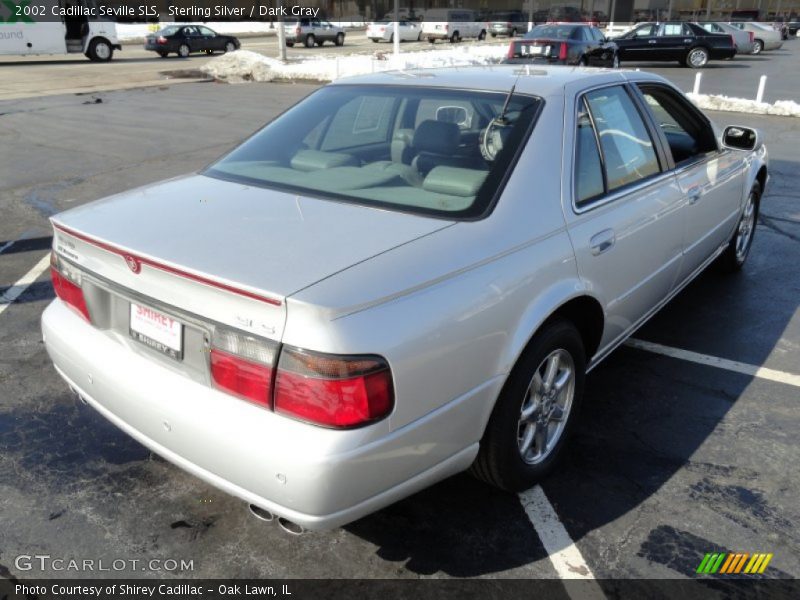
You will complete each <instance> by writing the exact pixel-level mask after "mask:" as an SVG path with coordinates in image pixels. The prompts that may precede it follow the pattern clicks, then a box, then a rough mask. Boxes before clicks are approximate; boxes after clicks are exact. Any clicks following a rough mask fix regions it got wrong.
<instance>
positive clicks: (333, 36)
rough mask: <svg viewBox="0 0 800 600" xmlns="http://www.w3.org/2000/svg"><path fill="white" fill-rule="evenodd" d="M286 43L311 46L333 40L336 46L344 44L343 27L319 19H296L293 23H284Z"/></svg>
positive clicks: (290, 45)
mask: <svg viewBox="0 0 800 600" xmlns="http://www.w3.org/2000/svg"><path fill="white" fill-rule="evenodd" d="M283 30H284V31H285V32H286V45H287V46H289V47H290V48H291V47H292V46H294V45H295V44H305V47H306V48H313V47H314V44H316V45H317V46H322V44H324V43H325V42H333V43H334V44H336V45H337V46H343V45H344V29H343V28H342V27H338V26H336V25H334V24H333V23H331V22H330V21H323V20H321V19H298V20H297V21H295V22H294V23H284V25H283Z"/></svg>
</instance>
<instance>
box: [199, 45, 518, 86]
mask: <svg viewBox="0 0 800 600" xmlns="http://www.w3.org/2000/svg"><path fill="white" fill-rule="evenodd" d="M506 48H507V46H506V45H505V44H503V45H482V46H462V47H460V48H456V49H447V50H425V51H420V52H404V53H402V54H401V55H400V56H399V57H395V56H394V55H392V54H391V52H386V53H382V52H381V53H376V54H375V55H363V54H362V55H350V56H339V57H332V56H328V57H325V56H319V55H317V56H316V57H314V58H310V59H305V60H300V61H293V62H288V63H285V64H284V63H282V62H280V61H278V60H276V59H274V58H270V57H267V56H264V55H262V54H258V53H256V52H250V51H248V50H237V51H236V52H230V53H228V54H225V55H223V56H220V57H219V58H213V59H211V60H210V61H208V62H207V63H206V64H205V65H203V66H202V67H201V68H200V70H201V71H202V72H203V74H205V75H207V76H209V77H212V78H214V79H217V80H219V81H227V82H229V83H238V82H242V81H274V80H295V81H297V80H312V81H333V80H335V79H339V78H340V77H349V76H351V75H364V74H366V73H376V72H379V71H390V70H404V69H432V68H436V67H465V66H471V65H492V64H497V63H499V62H500V61H501V60H502V59H503V58H504V57H505V55H506Z"/></svg>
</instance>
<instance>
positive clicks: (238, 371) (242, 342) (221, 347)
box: [211, 327, 278, 408]
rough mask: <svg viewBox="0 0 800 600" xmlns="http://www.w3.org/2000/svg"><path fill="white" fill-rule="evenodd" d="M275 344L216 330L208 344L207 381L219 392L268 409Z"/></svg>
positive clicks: (228, 331)
mask: <svg viewBox="0 0 800 600" xmlns="http://www.w3.org/2000/svg"><path fill="white" fill-rule="evenodd" d="M277 347H278V344H277V343H276V342H272V341H269V340H263V339H261V338H256V337H253V336H250V335H247V334H244V333H238V332H236V331H233V330H229V329H225V328H223V327H217V328H216V329H215V330H214V336H213V338H212V341H211V378H212V380H213V381H214V385H215V386H216V387H218V388H219V389H221V390H224V391H226V392H228V393H231V394H233V395H234V396H238V397H239V398H243V399H244V400H249V401H251V402H255V403H256V404H259V405H261V406H264V407H266V408H271V406H272V399H271V396H272V369H273V364H274V361H275V354H276V350H277Z"/></svg>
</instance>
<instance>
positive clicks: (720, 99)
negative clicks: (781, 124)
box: [686, 93, 800, 117]
mask: <svg viewBox="0 0 800 600" xmlns="http://www.w3.org/2000/svg"><path fill="white" fill-rule="evenodd" d="M686 96H687V97H688V98H689V100H691V101H692V102H694V103H695V104H696V105H697V106H698V107H700V108H703V109H706V110H719V111H725V112H744V113H752V114H759V115H775V116H780V117H800V104H798V103H797V102H793V101H792V100H778V101H777V102H775V104H769V103H768V102H756V101H755V100H747V99H746V98H729V97H728V96H716V95H715V96H710V95H707V94H692V93H688V94H686Z"/></svg>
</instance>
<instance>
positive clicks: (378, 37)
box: [367, 21, 422, 42]
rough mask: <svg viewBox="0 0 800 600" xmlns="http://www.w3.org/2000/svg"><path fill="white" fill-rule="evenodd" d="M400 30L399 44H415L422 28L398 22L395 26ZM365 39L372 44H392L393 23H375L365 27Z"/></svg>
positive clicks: (405, 22) (415, 24)
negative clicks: (369, 40)
mask: <svg viewBox="0 0 800 600" xmlns="http://www.w3.org/2000/svg"><path fill="white" fill-rule="evenodd" d="M397 26H398V29H399V30H400V41H401V42H416V41H419V40H420V38H421V36H422V27H421V26H420V25H418V24H417V23H412V22H410V21H400V22H398V24H397ZM367 37H368V38H369V39H371V40H372V41H373V42H381V41H384V42H393V41H394V23H393V22H391V21H375V22H374V23H369V24H368V25H367Z"/></svg>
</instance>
